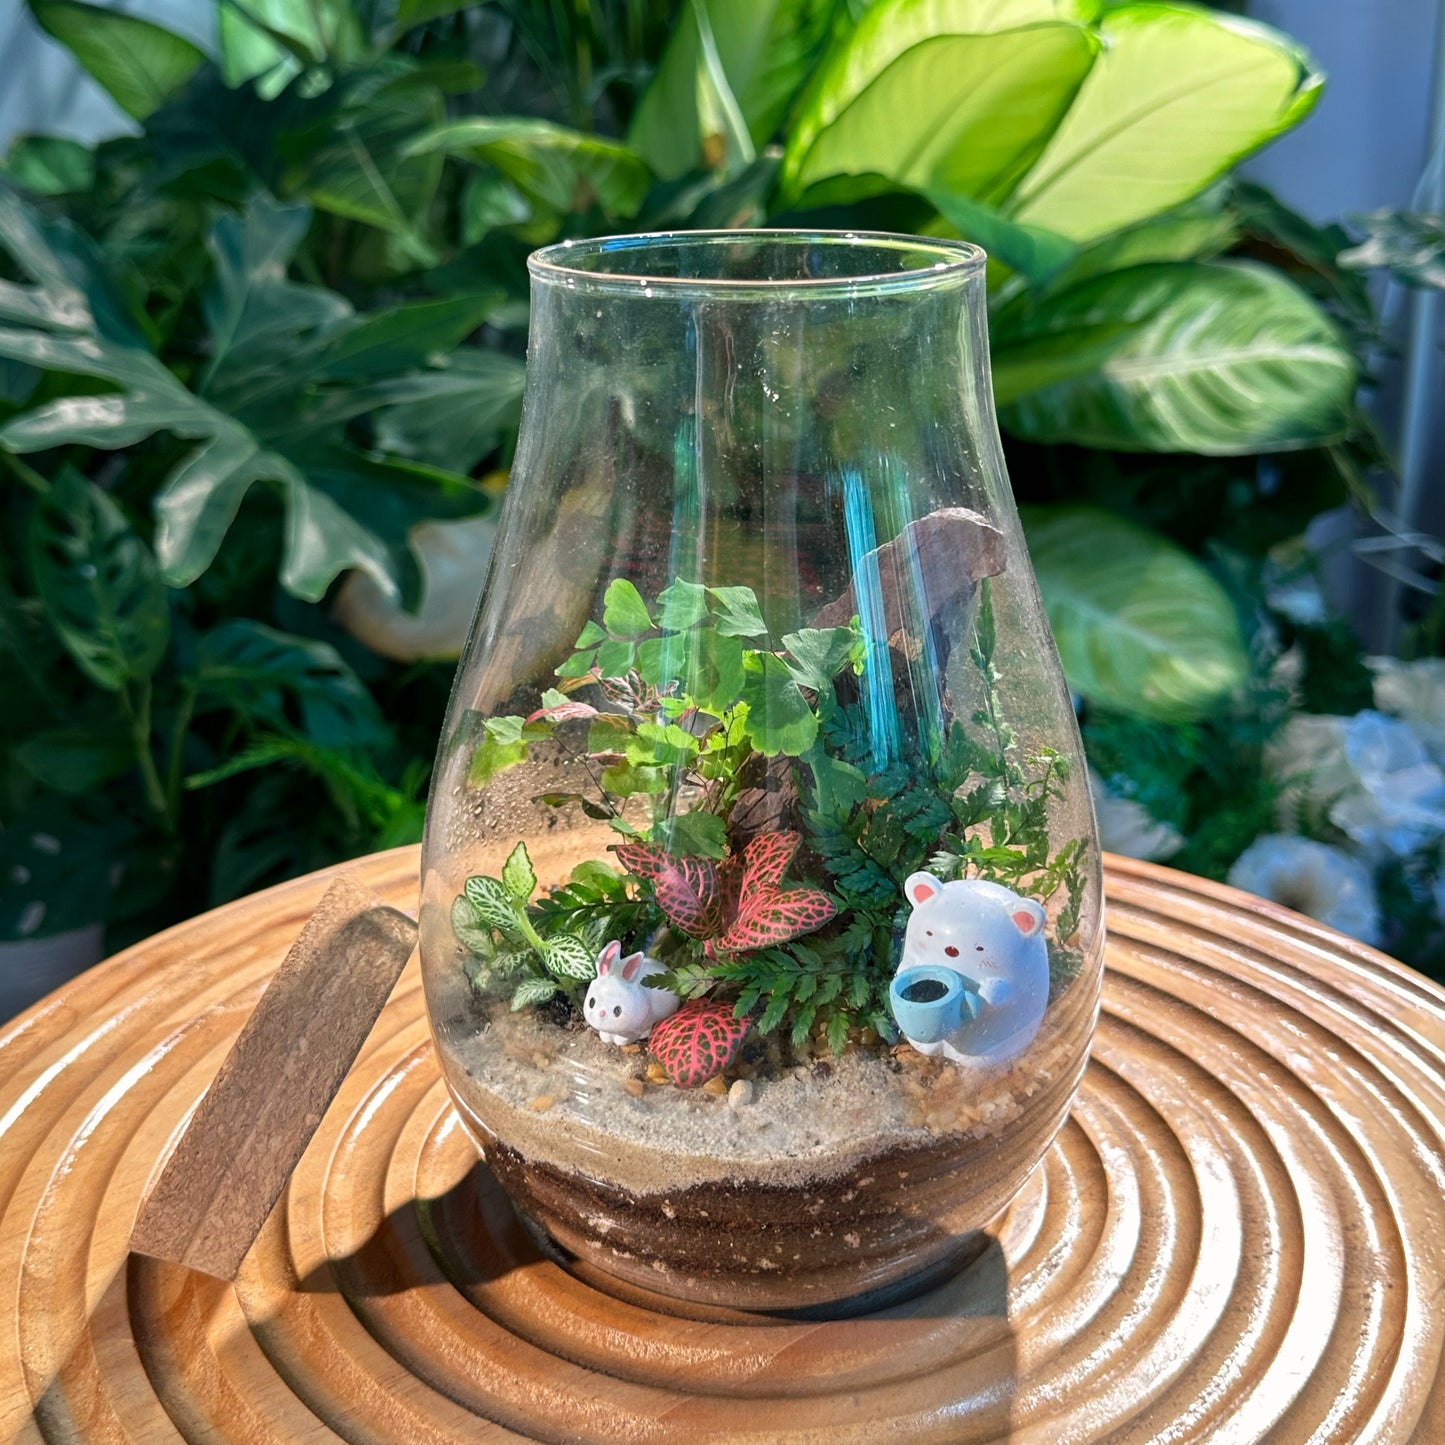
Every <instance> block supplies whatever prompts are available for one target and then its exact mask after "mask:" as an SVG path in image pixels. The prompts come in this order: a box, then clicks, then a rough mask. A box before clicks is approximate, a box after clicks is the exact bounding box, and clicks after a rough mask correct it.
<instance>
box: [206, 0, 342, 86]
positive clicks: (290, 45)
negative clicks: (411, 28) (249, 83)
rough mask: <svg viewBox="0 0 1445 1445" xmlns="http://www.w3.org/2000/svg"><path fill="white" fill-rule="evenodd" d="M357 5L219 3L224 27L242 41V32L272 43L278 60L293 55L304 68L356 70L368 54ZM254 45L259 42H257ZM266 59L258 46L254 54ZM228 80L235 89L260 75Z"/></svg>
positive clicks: (335, 0) (328, 1) (306, 0)
mask: <svg viewBox="0 0 1445 1445" xmlns="http://www.w3.org/2000/svg"><path fill="white" fill-rule="evenodd" d="M360 8H361V7H359V6H356V5H354V4H353V3H352V0H220V10H221V18H222V22H223V24H229V25H230V27H231V30H232V34H233V35H235V36H237V37H239V36H240V34H241V33H242V31H243V28H246V29H249V30H251V31H252V32H253V33H254V34H255V35H257V36H261V37H263V38H265V39H267V40H269V41H270V42H271V44H272V45H273V46H274V47H275V49H276V53H277V54H278V55H290V56H292V57H293V58H294V59H295V61H296V62H297V64H298V66H302V65H320V64H322V63H323V62H326V61H331V62H333V63H335V64H337V65H338V66H346V65H349V64H353V63H354V62H356V61H357V60H359V59H360V58H361V56H362V55H363V54H364V52H365V43H364V39H363V36H362V33H361V24H360V21H359V20H358V18H357V11H358V10H359V9H360ZM253 44H254V42H253ZM249 53H251V54H253V55H254V56H256V57H258V58H259V57H260V56H261V55H262V53H263V52H262V50H261V47H260V46H259V45H255V46H254V49H253V50H252V51H251V52H249ZM260 73H261V70H259V69H257V70H253V71H251V74H250V75H243V76H240V77H239V78H238V79H232V78H231V76H229V75H228V76H227V80H228V82H229V83H230V84H232V85H237V84H240V83H241V81H243V80H249V79H250V78H251V75H259V74H260Z"/></svg>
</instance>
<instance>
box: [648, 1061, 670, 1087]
mask: <svg viewBox="0 0 1445 1445" xmlns="http://www.w3.org/2000/svg"><path fill="white" fill-rule="evenodd" d="M647 1082H648V1083H649V1084H665V1083H666V1082H667V1070H666V1069H664V1068H663V1067H662V1065H661V1064H659V1063H658V1062H657V1060H656V1059H653V1061H652V1062H651V1063H650V1064H648V1066H647Z"/></svg>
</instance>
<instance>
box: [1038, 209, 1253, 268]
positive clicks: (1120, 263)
mask: <svg viewBox="0 0 1445 1445" xmlns="http://www.w3.org/2000/svg"><path fill="white" fill-rule="evenodd" d="M1050 234H1052V233H1050ZM1238 238H1239V226H1238V223H1237V222H1236V220H1235V218H1234V216H1233V215H1232V214H1230V212H1229V211H1227V210H1225V209H1224V208H1223V206H1222V205H1221V204H1219V202H1218V200H1217V199H1216V200H1215V201H1213V202H1208V203H1207V201H1206V198H1204V197H1201V198H1200V199H1199V200H1197V201H1193V202H1188V203H1186V204H1185V205H1183V206H1180V207H1177V208H1176V209H1175V210H1172V211H1165V212H1164V213H1163V214H1162V215H1159V216H1151V217H1150V218H1149V219H1148V220H1147V221H1140V222H1139V224H1138V225H1135V226H1129V227H1128V228H1126V229H1125V230H1123V231H1116V232H1114V233H1113V234H1112V235H1109V236H1104V237H1101V238H1100V239H1099V240H1097V241H1092V242H1090V243H1089V244H1088V245H1085V246H1081V247H1080V248H1079V249H1078V251H1077V253H1076V254H1075V255H1074V256H1073V258H1072V259H1071V260H1070V261H1069V262H1068V264H1067V265H1065V266H1063V267H1062V268H1060V270H1059V271H1058V272H1057V273H1055V275H1054V276H1052V277H1051V278H1050V286H1051V287H1052V289H1054V290H1056V291H1063V290H1068V289H1070V288H1071V287H1074V286H1077V285H1079V284H1080V283H1081V282H1083V281H1087V280H1088V279H1089V278H1090V277H1093V276H1102V275H1105V274H1106V273H1107V272H1110V271H1123V270H1126V269H1127V268H1129V267H1130V266H1143V265H1147V264H1149V263H1150V262H1153V261H1199V260H1207V259H1209V258H1211V257H1214V256H1217V255H1219V254H1220V253H1221V252H1223V251H1226V250H1228V249H1229V247H1230V246H1231V245H1232V244H1233V243H1234V242H1235V241H1236V240H1237V239H1238Z"/></svg>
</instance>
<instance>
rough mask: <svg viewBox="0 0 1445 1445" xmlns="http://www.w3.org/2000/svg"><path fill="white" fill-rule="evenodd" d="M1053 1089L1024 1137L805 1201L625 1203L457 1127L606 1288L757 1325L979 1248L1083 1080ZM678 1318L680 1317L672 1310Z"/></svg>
mask: <svg viewBox="0 0 1445 1445" xmlns="http://www.w3.org/2000/svg"><path fill="white" fill-rule="evenodd" d="M1082 1068H1083V1059H1082V1058H1081V1059H1080V1060H1079V1066H1078V1068H1077V1069H1076V1070H1073V1071H1069V1072H1067V1073H1064V1074H1062V1075H1061V1076H1059V1077H1058V1078H1057V1079H1056V1080H1055V1081H1054V1083H1053V1084H1052V1085H1051V1087H1050V1089H1049V1091H1048V1094H1047V1096H1044V1097H1040V1098H1038V1099H1036V1100H1035V1101H1034V1105H1035V1107H1034V1108H1033V1109H1032V1110H1031V1111H1030V1115H1029V1118H1028V1121H1027V1127H1024V1128H1015V1129H1012V1130H1010V1131H1006V1132H1004V1133H1001V1134H1000V1133H989V1134H985V1135H984V1136H983V1137H978V1136H971V1135H966V1134H951V1135H940V1136H938V1137H936V1138H934V1139H932V1140H931V1141H930V1142H927V1143H922V1144H910V1145H906V1146H901V1147H895V1148H891V1149H885V1150H883V1151H882V1152H880V1153H879V1154H877V1155H874V1156H872V1157H870V1158H868V1159H867V1160H865V1161H864V1162H863V1163H861V1164H860V1165H859V1166H858V1167H856V1168H855V1169H853V1170H852V1171H850V1172H849V1173H848V1174H846V1175H844V1176H842V1177H839V1176H837V1175H834V1176H833V1177H830V1178H827V1179H820V1181H819V1183H818V1187H817V1188H816V1189H815V1190H810V1189H808V1188H806V1187H796V1186H788V1185H781V1184H771V1183H764V1182H747V1181H740V1180H737V1179H728V1178H724V1179H715V1180H708V1181H702V1182H699V1183H697V1184H693V1185H690V1186H688V1187H685V1188H682V1189H675V1190H671V1191H669V1192H667V1193H664V1194H637V1193H632V1192H630V1191H628V1190H626V1189H623V1188H620V1187H618V1186H617V1185H615V1184H612V1183H608V1182H605V1181H602V1180H599V1179H596V1178H592V1177H589V1176H587V1175H585V1174H582V1173H579V1172H573V1171H570V1170H567V1169H564V1168H560V1167H558V1166H557V1165H556V1164H554V1163H548V1162H545V1161H542V1160H539V1159H528V1158H526V1157H524V1156H523V1155H522V1154H521V1153H520V1152H518V1151H517V1150H516V1149H514V1148H512V1147H510V1146H508V1145H505V1144H503V1143H501V1142H500V1141H499V1140H497V1139H496V1138H495V1137H494V1136H493V1135H491V1133H490V1132H489V1131H488V1130H486V1128H485V1127H484V1126H482V1125H481V1123H480V1121H478V1120H477V1119H476V1118H475V1117H474V1116H473V1117H472V1118H471V1119H470V1120H469V1122H470V1123H471V1125H472V1127H473V1128H474V1130H475V1131H476V1132H477V1134H478V1137H479V1138H480V1139H481V1141H482V1144H483V1148H484V1150H485V1153H486V1158H487V1163H488V1165H489V1166H490V1167H491V1169H492V1170H493V1172H494V1173H495V1174H496V1176H497V1178H498V1180H499V1181H500V1182H501V1184H502V1187H503V1188H504V1189H505V1190H506V1191H507V1193H508V1194H509V1195H510V1196H511V1198H512V1200H513V1201H514V1203H515V1204H516V1205H517V1207H518V1208H519V1209H520V1210H521V1211H522V1213H523V1215H524V1216H525V1217H527V1218H528V1219H529V1221H530V1222H531V1223H532V1224H533V1225H534V1227H536V1228H538V1229H540V1230H541V1231H543V1232H544V1233H545V1234H546V1235H547V1236H548V1237H549V1238H550V1239H551V1240H552V1241H553V1242H554V1243H555V1244H556V1245H558V1246H560V1247H561V1249H562V1250H563V1251H565V1253H566V1254H567V1255H570V1256H573V1257H575V1258H576V1259H577V1260H579V1261H581V1262H582V1263H583V1264H584V1265H585V1266H588V1267H589V1268H588V1269H587V1274H588V1277H589V1278H595V1276H594V1275H593V1273H592V1271H593V1270H596V1271H598V1272H600V1274H601V1276H602V1277H603V1278H604V1279H606V1278H615V1279H618V1280H620V1281H622V1282H624V1283H625V1284H628V1285H631V1286H634V1287H636V1288H638V1289H642V1290H646V1291H648V1292H655V1293H657V1294H661V1295H665V1296H669V1297H672V1298H674V1299H676V1300H679V1301H688V1302H691V1303H694V1304H699V1305H704V1306H724V1307H729V1308H734V1309H743V1310H755V1311H766V1312H770V1313H773V1312H795V1311H798V1310H807V1309H810V1308H813V1309H816V1308H819V1307H827V1308H828V1309H829V1311H830V1312H833V1313H839V1312H842V1313H846V1312H847V1311H848V1308H849V1303H850V1302H856V1301H858V1300H859V1299H860V1298H866V1300H867V1303H868V1304H869V1305H873V1304H876V1303H877V1296H878V1293H879V1292H880V1291H887V1292H902V1290H900V1289H898V1287H904V1288H906V1287H907V1286H908V1285H909V1284H910V1283H911V1282H912V1281H913V1280H915V1279H920V1280H921V1279H925V1278H927V1277H931V1276H935V1275H936V1274H937V1273H938V1272H940V1271H941V1270H943V1269H946V1268H948V1267H950V1266H952V1265H954V1264H956V1263H958V1262H960V1260H961V1259H962V1258H964V1257H966V1256H967V1255H968V1254H969V1253H970V1252H971V1251H972V1250H974V1249H976V1248H977V1247H978V1240H977V1237H976V1231H977V1230H979V1229H980V1228H982V1227H983V1226H984V1225H986V1224H987V1223H989V1221H990V1220H991V1219H993V1218H994V1217H995V1216H996V1215H997V1214H998V1213H999V1211H1000V1210H1002V1209H1003V1207H1004V1206H1005V1205H1006V1204H1007V1203H1008V1201H1009V1200H1010V1199H1011V1198H1012V1197H1013V1195H1014V1194H1015V1193H1016V1192H1017V1191H1018V1189H1019V1188H1020V1186H1021V1185H1022V1184H1023V1181H1024V1180H1025V1179H1026V1178H1027V1176H1028V1174H1029V1172H1030V1170H1031V1169H1032V1168H1033V1167H1034V1164H1035V1163H1036V1161H1037V1159H1038V1158H1039V1155H1040V1154H1041V1153H1042V1151H1043V1148H1044V1146H1045V1145H1046V1143H1047V1141H1048V1140H1049V1139H1051V1138H1052V1137H1053V1135H1054V1134H1055V1133H1056V1132H1057V1131H1058V1129H1059V1127H1060V1125H1061V1124H1062V1123H1063V1121H1064V1117H1065V1115H1066V1113H1067V1110H1068V1104H1069V1100H1070V1098H1071V1097H1072V1095H1073V1091H1074V1087H1075V1085H1076V1084H1077V1082H1078V1077H1079V1074H1080V1073H1082ZM678 1308H679V1310H680V1311H682V1312H685V1306H682V1305H679V1307H678Z"/></svg>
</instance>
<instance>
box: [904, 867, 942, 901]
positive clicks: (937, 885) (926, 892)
mask: <svg viewBox="0 0 1445 1445" xmlns="http://www.w3.org/2000/svg"><path fill="white" fill-rule="evenodd" d="M941 892H943V883H942V881H941V880H940V879H937V878H935V877H934V876H933V874H932V873H910V874H909V875H908V881H907V882H906V883H905V884H904V885H903V896H904V897H905V898H907V899H908V901H909V902H910V903H911V904H912V905H913V906H914V907H915V908H917V907H918V905H919V904H920V903H927V902H928V900H929V899H930V898H937V897H938V895H939V894H940V893H941Z"/></svg>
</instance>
